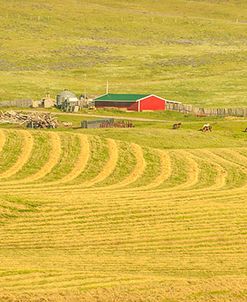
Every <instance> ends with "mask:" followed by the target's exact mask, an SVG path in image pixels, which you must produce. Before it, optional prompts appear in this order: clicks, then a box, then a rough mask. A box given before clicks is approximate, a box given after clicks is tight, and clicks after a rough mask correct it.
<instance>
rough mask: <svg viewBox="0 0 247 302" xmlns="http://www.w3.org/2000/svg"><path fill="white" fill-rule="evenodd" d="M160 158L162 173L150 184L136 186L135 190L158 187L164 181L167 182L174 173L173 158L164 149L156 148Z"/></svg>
mask: <svg viewBox="0 0 247 302" xmlns="http://www.w3.org/2000/svg"><path fill="white" fill-rule="evenodd" d="M155 152H156V153H157V155H158V156H159V160H160V173H159V175H158V176H157V177H156V178H155V179H154V180H153V181H152V182H150V183H149V184H148V185H146V186H140V187H138V188H134V189H133V190H152V189H155V188H158V187H159V186H160V185H161V184H162V183H163V182H165V181H166V180H167V179H168V178H169V177H170V176H171V174H172V168H171V160H170V157H169V154H168V152H165V151H163V150H159V149H157V150H155Z"/></svg>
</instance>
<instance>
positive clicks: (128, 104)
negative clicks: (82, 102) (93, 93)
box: [94, 93, 170, 111]
mask: <svg viewBox="0 0 247 302" xmlns="http://www.w3.org/2000/svg"><path fill="white" fill-rule="evenodd" d="M94 102H95V107H96V108H121V109H127V110H132V111H153V110H166V102H167V101H166V100H165V99H163V98H161V97H159V96H157V95H154V94H111V93H108V94H104V95H102V96H100V97H97V98H95V99H94ZM169 102H170V101H169Z"/></svg>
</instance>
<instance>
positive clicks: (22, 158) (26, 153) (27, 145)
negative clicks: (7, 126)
mask: <svg viewBox="0 0 247 302" xmlns="http://www.w3.org/2000/svg"><path fill="white" fill-rule="evenodd" d="M20 133H21V135H22V138H23V143H22V152H21V154H20V155H19V157H18V159H17V161H16V162H15V164H14V165H13V166H12V167H10V168H9V169H8V170H7V171H5V172H4V173H2V174H1V175H0V178H1V179H2V178H8V177H11V176H12V175H14V174H16V173H17V172H18V171H19V170H20V169H21V168H22V167H23V166H24V165H25V163H26V162H27V161H28V159H29V157H30V156H31V152H32V149H33V136H32V135H31V134H30V133H29V132H28V131H25V130H20Z"/></svg>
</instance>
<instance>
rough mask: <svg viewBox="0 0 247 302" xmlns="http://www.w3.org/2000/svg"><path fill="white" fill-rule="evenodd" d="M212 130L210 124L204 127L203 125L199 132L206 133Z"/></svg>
mask: <svg viewBox="0 0 247 302" xmlns="http://www.w3.org/2000/svg"><path fill="white" fill-rule="evenodd" d="M212 129H213V128H212V126H211V125H210V124H205V125H203V127H202V129H200V131H202V132H208V131H210V132H212Z"/></svg>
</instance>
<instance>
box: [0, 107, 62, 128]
mask: <svg viewBox="0 0 247 302" xmlns="http://www.w3.org/2000/svg"><path fill="white" fill-rule="evenodd" d="M0 123H2V124H3V123H7V124H19V125H23V124H25V125H26V126H27V127H29V128H57V126H58V121H57V119H56V117H54V116H53V115H52V114H51V113H43V112H28V113H27V112H16V111H6V112H3V111H1V112H0Z"/></svg>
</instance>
